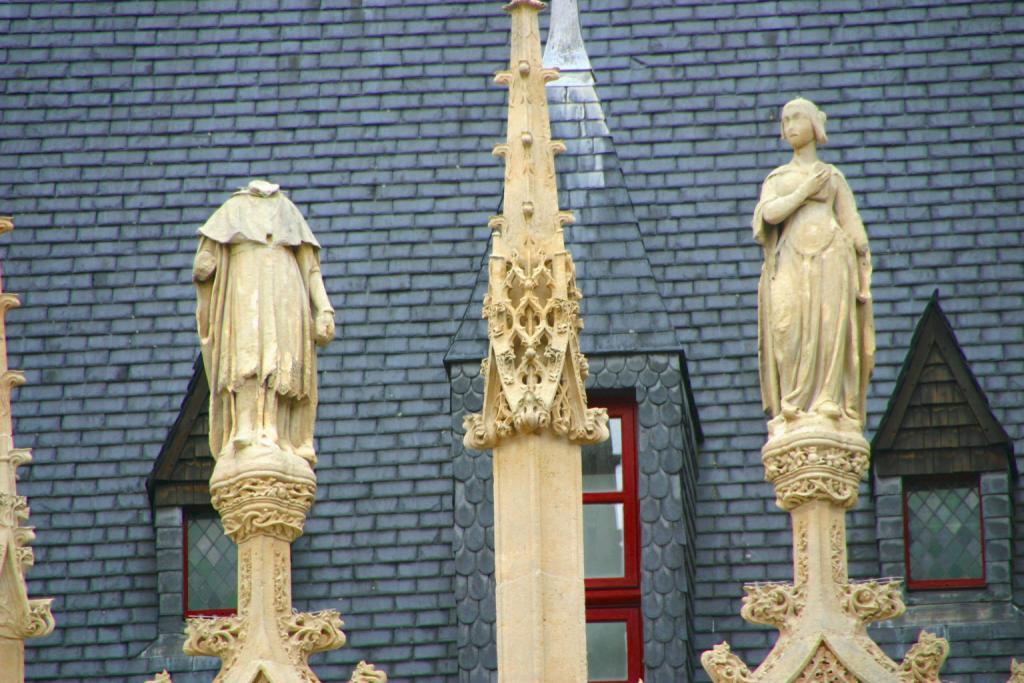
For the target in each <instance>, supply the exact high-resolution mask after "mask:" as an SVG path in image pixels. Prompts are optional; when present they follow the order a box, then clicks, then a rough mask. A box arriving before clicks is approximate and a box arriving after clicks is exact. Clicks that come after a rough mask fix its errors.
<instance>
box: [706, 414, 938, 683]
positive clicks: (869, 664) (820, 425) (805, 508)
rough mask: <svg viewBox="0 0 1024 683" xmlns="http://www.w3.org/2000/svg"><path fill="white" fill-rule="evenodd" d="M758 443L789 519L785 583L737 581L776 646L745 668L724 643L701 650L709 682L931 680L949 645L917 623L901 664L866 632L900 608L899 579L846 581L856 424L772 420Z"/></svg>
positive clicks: (865, 452)
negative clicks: (774, 633)
mask: <svg viewBox="0 0 1024 683" xmlns="http://www.w3.org/2000/svg"><path fill="white" fill-rule="evenodd" d="M770 429H772V433H771V436H770V438H769V439H768V442H767V443H766V444H765V446H764V448H763V449H762V458H763V461H764V467H765V478H766V479H767V480H768V481H770V482H772V483H773V484H774V485H775V494H776V503H777V504H778V505H779V507H781V508H782V509H784V510H787V511H789V513H790V516H791V518H792V524H793V575H794V581H793V582H792V583H759V584H749V585H747V586H744V590H745V591H746V596H744V598H743V609H742V611H741V614H742V615H743V618H744V619H746V620H747V621H749V622H751V623H754V624H767V625H769V626H774V627H775V628H777V629H779V639H778V641H777V642H776V643H775V647H774V648H773V649H772V651H771V652H770V653H769V654H768V657H767V658H765V660H764V662H763V663H762V664H761V666H760V667H758V668H757V669H756V670H755V671H750V670H749V669H748V668H747V666H746V664H744V663H743V662H742V661H741V660H740V659H739V657H737V656H736V655H734V654H732V653H731V652H730V650H729V645H728V644H726V643H721V644H719V645H716V646H715V648H714V649H713V650H709V651H707V652H705V653H704V655H703V656H702V657H701V663H702V664H703V665H704V669H705V670H706V671H707V672H708V675H710V676H711V680H712V681H714V682H715V683H755V682H756V683H788V682H789V681H794V680H828V681H839V682H844V683H846V682H848V683H858V682H862V681H870V682H871V683H909V682H914V683H938V681H939V678H938V674H939V669H940V668H941V667H942V663H943V662H944V661H945V659H946V655H947V654H948V652H949V645H948V644H947V643H946V641H945V640H944V639H942V638H939V637H937V636H935V635H932V634H931V633H927V632H924V631H922V632H921V635H920V638H919V639H918V642H917V644H916V645H914V647H912V648H911V649H910V651H909V652H908V653H907V655H906V657H905V658H904V660H903V662H902V663H901V664H897V663H895V662H893V661H892V660H891V659H889V657H887V656H886V655H885V653H884V652H882V649H881V648H880V647H878V645H877V644H876V643H875V642H874V641H873V640H871V637H870V636H869V635H868V633H867V624H869V623H872V622H875V621H882V620H885V619H893V618H895V617H898V616H899V615H900V614H902V613H903V611H904V605H903V600H902V596H901V582H900V581H899V580H898V579H877V580H876V579H872V580H868V581H851V580H850V579H849V575H848V572H847V555H846V511H847V510H849V509H850V508H852V507H853V506H854V505H856V503H857V489H858V485H859V482H860V479H861V477H862V476H863V474H864V472H866V471H867V468H868V462H869V447H868V443H867V441H865V440H864V437H863V436H862V435H861V434H860V432H859V431H858V430H853V429H843V428H841V427H839V426H836V425H835V424H834V423H832V422H831V421H829V420H826V419H822V418H820V417H809V418H801V419H797V420H789V421H786V422H781V423H780V422H776V423H775V424H774V425H771V426H770Z"/></svg>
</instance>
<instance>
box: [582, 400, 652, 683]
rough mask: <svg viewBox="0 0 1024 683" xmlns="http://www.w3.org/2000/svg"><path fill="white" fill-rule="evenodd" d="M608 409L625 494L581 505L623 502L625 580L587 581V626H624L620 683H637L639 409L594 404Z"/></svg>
mask: <svg viewBox="0 0 1024 683" xmlns="http://www.w3.org/2000/svg"><path fill="white" fill-rule="evenodd" d="M591 405H594V406H599V407H602V408H607V409H608V416H609V417H617V418H619V419H620V420H622V490H621V491H612V492H602V493H584V494H583V505H584V506H586V505H588V504H595V503H604V504H609V503H621V504H622V515H623V538H622V548H623V575H622V576H621V577H610V578H600V579H586V580H585V581H584V588H585V591H586V614H587V621H588V622H608V621H624V622H626V647H627V657H628V661H627V666H626V670H627V672H628V675H629V678H628V680H626V681H621V682H618V683H636V681H638V680H639V679H640V678H641V677H642V676H643V673H644V664H643V616H642V612H641V609H640V500H639V498H638V494H637V478H638V476H639V460H638V457H637V429H636V426H637V406H636V402H635V401H633V400H631V399H624V398H613V399H606V400H601V399H600V398H598V399H596V400H594V401H592V402H591Z"/></svg>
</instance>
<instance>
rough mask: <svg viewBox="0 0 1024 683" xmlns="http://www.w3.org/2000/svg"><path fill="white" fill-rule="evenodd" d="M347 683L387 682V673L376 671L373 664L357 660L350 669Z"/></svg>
mask: <svg viewBox="0 0 1024 683" xmlns="http://www.w3.org/2000/svg"><path fill="white" fill-rule="evenodd" d="M348 683H388V675H387V674H386V673H384V672H383V671H377V668H376V667H375V666H374V665H373V664H367V663H366V662H359V664H357V665H356V668H355V669H354V670H353V671H352V677H351V678H349V679H348Z"/></svg>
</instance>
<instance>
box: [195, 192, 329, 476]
mask: <svg viewBox="0 0 1024 683" xmlns="http://www.w3.org/2000/svg"><path fill="white" fill-rule="evenodd" d="M192 276H193V279H194V281H195V283H196V287H197V289H198V305H197V308H196V318H197V322H198V326H199V337H200V344H201V346H202V352H203V362H204V363H205V366H206V376H207V379H208V381H209V384H210V450H211V451H212V453H213V456H214V457H215V458H220V457H223V456H225V455H227V454H236V453H240V452H241V451H243V450H245V449H246V448H248V447H250V446H260V447H262V448H263V450H266V449H267V448H270V449H280V450H282V451H286V452H288V453H292V454H295V455H298V456H300V457H302V458H303V459H305V460H307V461H308V462H309V463H310V465H312V464H315V461H316V455H315V452H314V449H313V426H314V422H315V419H316V405H317V386H316V382H317V377H316V352H315V349H314V344H318V345H320V346H324V345H326V344H327V343H328V342H330V341H331V339H333V338H334V309H333V308H332V307H331V303H330V301H329V300H328V298H327V292H326V290H325V289H324V282H323V278H322V277H321V274H320V244H319V243H318V242H317V241H316V238H315V237H314V236H313V233H312V232H311V231H310V229H309V226H308V225H307V224H306V221H305V219H304V218H303V217H302V214H301V213H300V212H299V210H298V208H296V206H295V205H294V204H293V203H292V202H291V200H289V199H288V198H287V197H286V196H285V195H284V193H282V192H281V191H280V189H279V188H278V186H277V185H274V184H272V183H268V182H266V181H261V180H254V181H252V182H251V183H249V185H248V186H247V187H245V188H243V189H241V190H239V191H238V192H236V193H235V194H234V195H233V196H232V197H231V198H230V199H229V200H228V201H227V202H225V203H224V205H223V206H221V207H220V208H219V209H217V211H216V212H215V213H214V214H213V215H212V216H211V217H210V219H209V220H208V221H207V222H206V224H205V225H203V226H202V227H201V228H200V229H199V249H198V251H197V252H196V257H195V263H194V266H193V269H192Z"/></svg>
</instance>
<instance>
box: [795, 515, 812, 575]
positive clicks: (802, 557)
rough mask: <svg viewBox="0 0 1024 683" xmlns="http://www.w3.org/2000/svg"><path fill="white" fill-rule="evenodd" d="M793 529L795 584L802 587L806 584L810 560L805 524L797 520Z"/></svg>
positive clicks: (803, 521)
mask: <svg viewBox="0 0 1024 683" xmlns="http://www.w3.org/2000/svg"><path fill="white" fill-rule="evenodd" d="M794 527H795V530H794V532H793V547H794V549H795V551H796V552H795V555H796V582H797V584H798V585H803V584H805V583H807V579H808V576H809V574H810V558H809V556H808V548H809V547H810V545H809V542H808V540H807V522H806V521H805V520H799V521H797V523H796V524H795V525H794Z"/></svg>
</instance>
